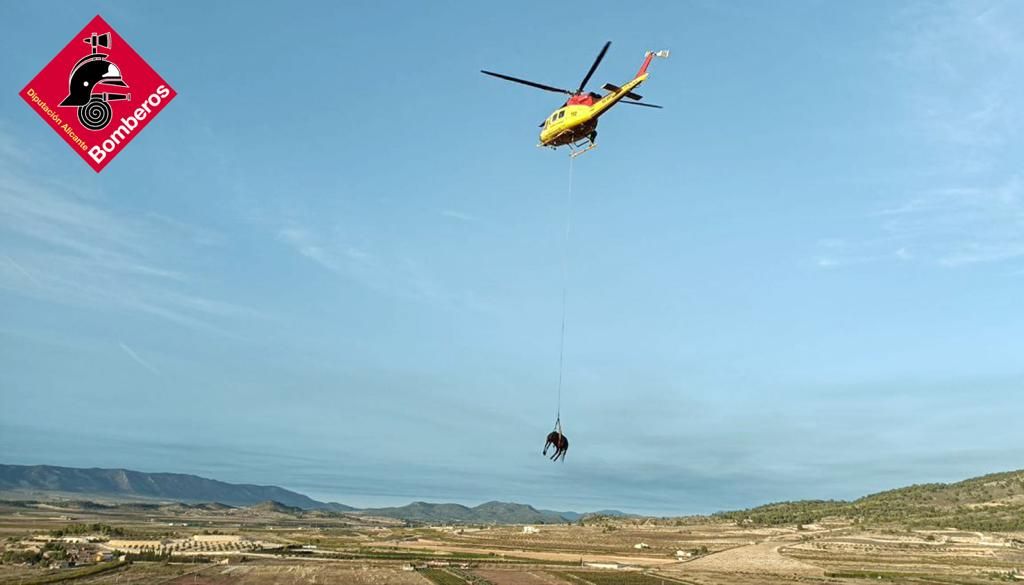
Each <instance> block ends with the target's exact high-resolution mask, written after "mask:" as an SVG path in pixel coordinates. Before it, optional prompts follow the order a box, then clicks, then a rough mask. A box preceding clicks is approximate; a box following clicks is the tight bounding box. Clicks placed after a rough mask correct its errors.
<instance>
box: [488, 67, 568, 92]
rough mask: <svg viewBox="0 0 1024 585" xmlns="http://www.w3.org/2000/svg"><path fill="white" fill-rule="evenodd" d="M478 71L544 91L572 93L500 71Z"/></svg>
mask: <svg viewBox="0 0 1024 585" xmlns="http://www.w3.org/2000/svg"><path fill="white" fill-rule="evenodd" d="M480 73H483V74H484V75H490V76H491V77H497V78H499V79H504V80H506V81H514V82H515V83H522V84H523V85H529V86H530V87H536V88H537V89H543V90H545V91H553V92H555V93H564V94H567V95H572V92H571V91H569V90H567V89H562V88H560V87H551V86H550V85H544V84H543V83H537V82H535V81H527V80H525V79H519V78H518V77H512V76H510V75H502V74H501V73H495V72H493V71H484V70H483V69H481V70H480Z"/></svg>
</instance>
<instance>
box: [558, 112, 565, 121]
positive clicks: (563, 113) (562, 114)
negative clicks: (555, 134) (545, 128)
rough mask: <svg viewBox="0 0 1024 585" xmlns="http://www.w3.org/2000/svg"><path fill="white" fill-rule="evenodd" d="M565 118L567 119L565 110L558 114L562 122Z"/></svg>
mask: <svg viewBox="0 0 1024 585" xmlns="http://www.w3.org/2000/svg"><path fill="white" fill-rule="evenodd" d="M564 117H565V110H562V111H561V112H558V119H559V120H561V119H562V118H564Z"/></svg>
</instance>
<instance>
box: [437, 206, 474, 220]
mask: <svg viewBox="0 0 1024 585" xmlns="http://www.w3.org/2000/svg"><path fill="white" fill-rule="evenodd" d="M441 215H442V216H444V217H450V218H451V219H457V220H459V221H464V222H466V223H475V222H477V221H479V219H478V218H477V217H476V216H475V215H470V214H468V213H465V212H462V211H457V210H454V209H445V210H443V211H441Z"/></svg>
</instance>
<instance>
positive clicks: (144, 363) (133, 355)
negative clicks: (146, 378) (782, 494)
mask: <svg viewBox="0 0 1024 585" xmlns="http://www.w3.org/2000/svg"><path fill="white" fill-rule="evenodd" d="M118 345H119V346H120V347H121V349H122V350H123V351H124V352H125V353H126V354H128V357H130V358H132V360H133V361H134V362H135V363H137V364H139V365H140V366H142V367H144V368H146V369H147V370H149V371H150V372H152V373H153V374H155V375H157V376H159V375H160V370H158V369H156V368H155V367H153V365H152V364H150V363H149V362H147V361H146V360H144V359H142V358H141V357H139V354H137V353H136V352H135V350H134V349H132V348H131V347H129V346H128V344H127V343H125V342H123V341H120V342H118Z"/></svg>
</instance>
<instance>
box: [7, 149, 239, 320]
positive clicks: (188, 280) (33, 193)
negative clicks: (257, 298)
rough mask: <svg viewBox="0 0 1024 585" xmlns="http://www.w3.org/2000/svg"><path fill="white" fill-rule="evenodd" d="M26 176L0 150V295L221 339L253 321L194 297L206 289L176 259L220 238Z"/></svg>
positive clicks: (219, 304) (20, 162)
mask: <svg viewBox="0 0 1024 585" xmlns="http://www.w3.org/2000/svg"><path fill="white" fill-rule="evenodd" d="M2 142H3V136H2V135H0V143H2ZM27 169H28V166H27V164H26V162H25V161H23V160H22V159H21V158H18V157H10V156H6V155H5V154H4V152H3V150H2V149H0V248H2V249H3V252H4V253H3V255H2V258H0V290H2V291H6V292H8V293H13V294H17V295H21V296H27V297H32V298H36V299H42V300H45V301H49V302H54V303H59V304H64V305H72V306H80V307H92V308H100V309H104V310H127V311H136V312H142V313H146V314H149V315H154V316H157V317H160V318H163V319H166V320H169V321H172V322H175V323H178V324H182V325H186V326H190V327H196V328H203V329H206V330H209V331H218V332H224V330H223V328H222V325H223V324H224V321H223V320H224V319H225V318H230V317H237V316H241V315H247V316H251V315H252V314H254V312H253V311H251V310H249V309H247V308H244V307H240V306H236V305H233V304H231V303H227V302H222V301H217V300H215V299H211V298H207V297H206V296H205V295H203V294H201V293H198V292H194V289H196V288H198V287H199V286H200V285H201V283H199V282H197V281H196V279H195V278H193V277H192V276H191V275H190V274H188V272H187V270H186V269H183V268H182V267H181V266H180V263H178V262H172V261H171V260H169V259H170V258H171V257H174V256H177V257H181V256H183V255H184V254H182V253H181V252H182V251H188V250H192V249H194V248H195V247H202V246H204V245H209V244H210V243H211V242H214V241H216V239H217V237H218V236H216V234H214V233H213V232H212V231H209V230H205V229H202V228H192V227H190V226H187V225H186V224H184V223H181V222H177V221H175V220H171V219H169V218H163V217H158V216H153V215H148V216H133V215H131V214H128V213H117V212H115V211H111V210H110V209H109V207H108V206H105V205H104V203H103V198H102V197H101V196H98V195H96V194H93V193H84V192H82V191H81V190H79V189H77V188H75V187H73V186H68V185H64V184H61V183H60V182H57V181H54V180H51V179H49V178H45V177H43V176H39V175H36V174H35V173H32V172H30V171H28V170H27Z"/></svg>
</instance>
